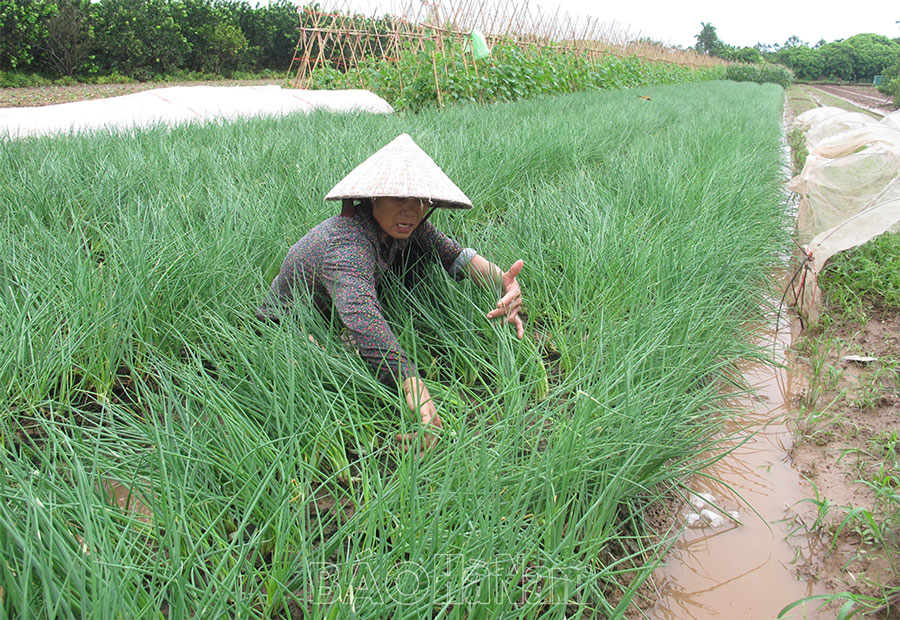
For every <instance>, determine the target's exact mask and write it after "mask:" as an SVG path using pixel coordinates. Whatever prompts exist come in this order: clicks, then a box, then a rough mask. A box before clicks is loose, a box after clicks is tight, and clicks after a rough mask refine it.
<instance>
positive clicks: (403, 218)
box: [372, 197, 425, 239]
mask: <svg viewBox="0 0 900 620" xmlns="http://www.w3.org/2000/svg"><path fill="white" fill-rule="evenodd" d="M424 215H425V206H424V204H423V202H422V201H421V200H419V199H418V198H387V197H381V198H373V199H372V216H373V217H374V218H375V221H376V222H378V225H379V226H381V230H383V231H384V232H385V233H387V234H388V235H390V236H391V237H393V238H394V239H408V238H409V236H410V235H411V234H412V233H413V231H414V230H415V229H416V226H418V225H419V223H420V222H421V221H422V217H423V216H424Z"/></svg>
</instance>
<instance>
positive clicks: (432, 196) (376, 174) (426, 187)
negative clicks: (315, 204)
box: [325, 133, 472, 209]
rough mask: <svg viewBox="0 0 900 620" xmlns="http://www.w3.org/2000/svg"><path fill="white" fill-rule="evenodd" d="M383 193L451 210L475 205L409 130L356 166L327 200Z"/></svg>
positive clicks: (365, 196) (378, 195)
mask: <svg viewBox="0 0 900 620" xmlns="http://www.w3.org/2000/svg"><path fill="white" fill-rule="evenodd" d="M382 196H392V197H395V198H421V199H423V200H427V201H429V202H431V203H434V205H435V206H436V207H447V208H449V209H471V208H472V201H471V200H469V198H468V197H467V196H466V195H465V194H464V193H463V192H462V190H460V189H459V188H458V187H456V185H455V184H454V183H453V181H451V180H450V178H449V177H448V176H447V175H446V174H444V171H443V170H441V169H440V168H438V165H437V164H436V163H434V160H433V159H431V157H429V156H428V153H426V152H425V151H423V150H422V149H421V148H419V145H417V144H416V143H415V142H413V139H412V138H410V137H409V134H405V133H404V134H400V135H399V136H397V137H396V138H394V139H393V140H391V142H389V143H388V144H386V145H385V146H383V147H381V148H380V149H379V150H378V151H377V152H376V153H375V154H374V155H372V156H371V157H369V158H368V159H367V160H366V161H364V162H363V163H361V164H360V165H358V166H357V167H356V168H354V169H353V171H352V172H350V174H348V175H347V176H345V177H344V178H343V179H342V180H341V181H340V182H339V183H338V184H337V185H335V186H334V187H333V188H332V190H331V191H330V192H328V195H327V196H325V200H345V199H348V198H360V199H361V198H380V197H382Z"/></svg>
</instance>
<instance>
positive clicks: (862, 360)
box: [841, 355, 878, 364]
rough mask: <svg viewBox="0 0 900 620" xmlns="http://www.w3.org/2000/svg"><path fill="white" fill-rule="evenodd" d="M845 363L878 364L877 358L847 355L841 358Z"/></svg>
mask: <svg viewBox="0 0 900 620" xmlns="http://www.w3.org/2000/svg"><path fill="white" fill-rule="evenodd" d="M841 361H844V362H853V363H854V364H871V363H872V362H877V361H878V358H877V357H867V356H865V355H845V356H844V357H842V358H841Z"/></svg>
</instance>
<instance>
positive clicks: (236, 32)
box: [208, 22, 247, 75]
mask: <svg viewBox="0 0 900 620" xmlns="http://www.w3.org/2000/svg"><path fill="white" fill-rule="evenodd" d="M209 43H210V46H211V53H210V55H209V61H210V64H209V65H208V66H209V67H210V68H211V69H212V70H213V73H215V74H217V75H218V74H220V73H222V72H223V71H224V72H226V73H228V74H230V73H231V71H233V70H234V69H236V68H237V67H238V63H239V62H240V61H241V59H242V57H243V56H244V54H245V53H246V52H247V37H245V36H244V33H243V32H242V31H241V29H240V28H239V27H238V26H233V25H231V24H226V23H224V22H223V23H220V24H218V25H217V26H216V27H215V29H214V30H213V33H212V35H211V36H210V38H209Z"/></svg>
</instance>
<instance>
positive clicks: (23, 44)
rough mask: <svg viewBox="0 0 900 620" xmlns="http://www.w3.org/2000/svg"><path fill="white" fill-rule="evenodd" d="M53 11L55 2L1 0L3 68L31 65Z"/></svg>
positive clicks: (12, 68)
mask: <svg viewBox="0 0 900 620" xmlns="http://www.w3.org/2000/svg"><path fill="white" fill-rule="evenodd" d="M54 13H56V5H55V4H50V3H48V2H44V1H43V0H0V70H16V69H19V70H21V69H24V68H26V67H28V66H29V65H31V63H32V61H33V60H34V53H35V51H37V50H38V48H39V47H40V46H41V44H42V43H43V41H44V39H46V38H47V20H48V19H49V18H50V17H51V16H52V15H53V14H54Z"/></svg>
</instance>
